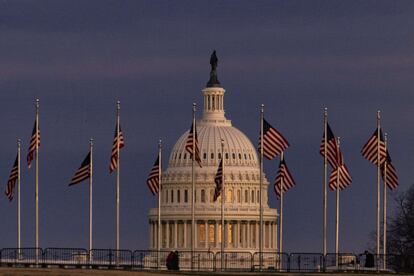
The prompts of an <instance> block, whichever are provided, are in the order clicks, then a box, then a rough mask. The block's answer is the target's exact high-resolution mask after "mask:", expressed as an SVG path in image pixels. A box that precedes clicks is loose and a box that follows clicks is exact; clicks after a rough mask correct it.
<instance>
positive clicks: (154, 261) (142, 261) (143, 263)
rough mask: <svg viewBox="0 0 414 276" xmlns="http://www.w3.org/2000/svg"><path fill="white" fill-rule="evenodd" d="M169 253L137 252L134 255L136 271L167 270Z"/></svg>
mask: <svg viewBox="0 0 414 276" xmlns="http://www.w3.org/2000/svg"><path fill="white" fill-rule="evenodd" d="M169 253H170V252H169V251H160V252H159V253H158V251H152V250H135V251H134V253H133V254H132V259H133V264H132V265H133V268H134V269H166V265H165V264H166V260H167V256H168V254H169Z"/></svg>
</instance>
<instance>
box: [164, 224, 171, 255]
mask: <svg viewBox="0 0 414 276" xmlns="http://www.w3.org/2000/svg"><path fill="white" fill-rule="evenodd" d="M165 228H166V229H165V230H166V231H165V236H166V237H167V238H166V248H169V247H170V222H169V221H166V222H165Z"/></svg>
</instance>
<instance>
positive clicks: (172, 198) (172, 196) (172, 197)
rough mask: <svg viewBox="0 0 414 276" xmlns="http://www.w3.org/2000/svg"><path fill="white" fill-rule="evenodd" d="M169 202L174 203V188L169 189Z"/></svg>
mask: <svg viewBox="0 0 414 276" xmlns="http://www.w3.org/2000/svg"><path fill="white" fill-rule="evenodd" d="M171 203H174V190H171Z"/></svg>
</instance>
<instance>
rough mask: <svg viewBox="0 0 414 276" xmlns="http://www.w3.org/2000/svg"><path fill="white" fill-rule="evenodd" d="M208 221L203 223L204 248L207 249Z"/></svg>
mask: <svg viewBox="0 0 414 276" xmlns="http://www.w3.org/2000/svg"><path fill="white" fill-rule="evenodd" d="M208 234H209V233H208V221H207V220H206V221H204V236H205V238H206V240H205V244H204V248H208Z"/></svg>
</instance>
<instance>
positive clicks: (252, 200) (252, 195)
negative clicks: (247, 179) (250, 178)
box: [252, 191, 254, 203]
mask: <svg viewBox="0 0 414 276" xmlns="http://www.w3.org/2000/svg"><path fill="white" fill-rule="evenodd" d="M252 203H254V191H252Z"/></svg>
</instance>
